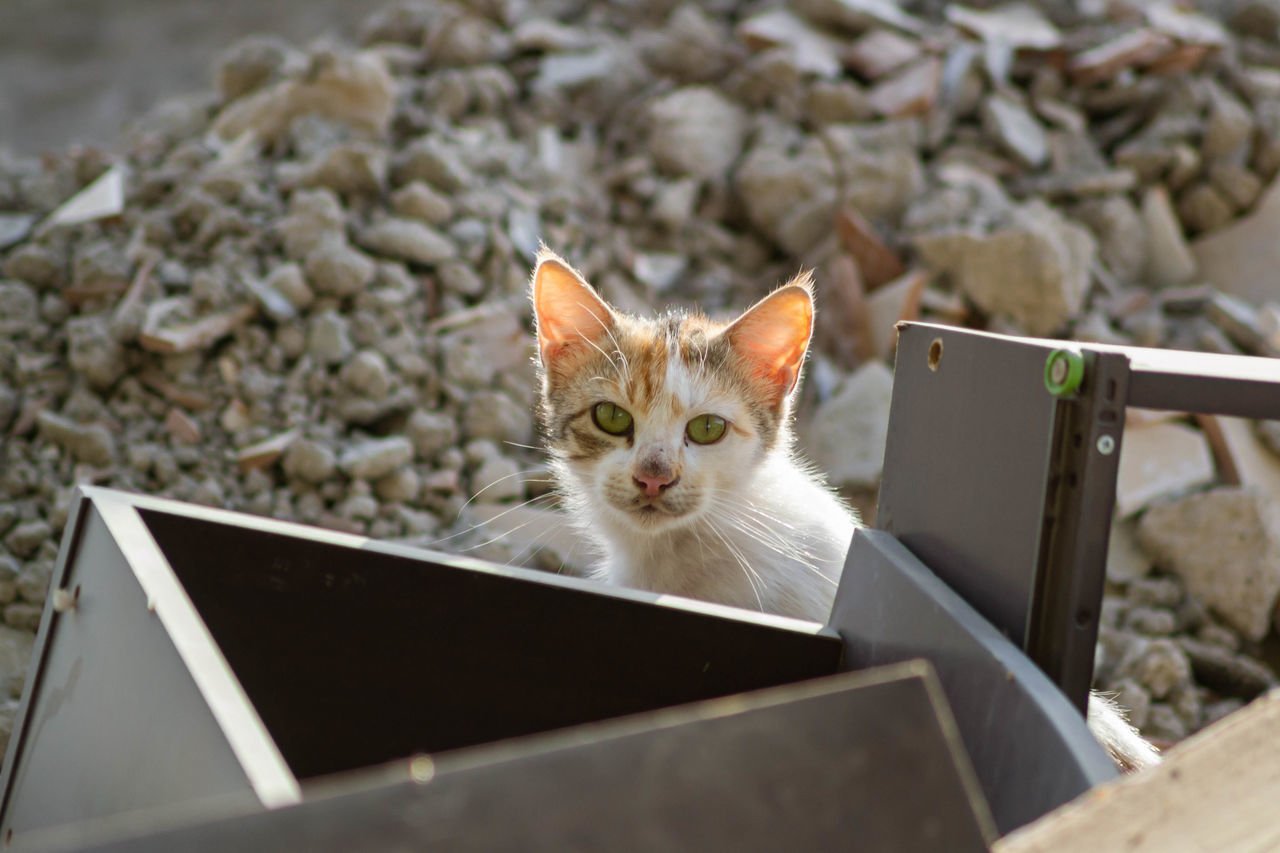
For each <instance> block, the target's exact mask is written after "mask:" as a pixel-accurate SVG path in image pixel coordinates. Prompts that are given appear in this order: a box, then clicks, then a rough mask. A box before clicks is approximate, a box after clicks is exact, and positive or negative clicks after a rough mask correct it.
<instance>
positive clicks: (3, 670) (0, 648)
mask: <svg viewBox="0 0 1280 853" xmlns="http://www.w3.org/2000/svg"><path fill="white" fill-rule="evenodd" d="M38 612H39V610H37V613H38ZM5 621H6V622H9V621H10V620H9V619H8V618H6V619H5ZM36 622H37V624H38V623H39V617H38V616H37V619H36ZM10 624H12V623H10ZM35 639H36V638H35V635H34V634H32V633H31V632H30V631H24V630H16V629H15V628H12V627H9V625H0V674H2V676H3V679H4V680H5V681H7V682H8V687H9V691H8V695H9V696H10V698H14V697H13V688H14V686H16V685H20V684H21V683H22V681H24V680H25V678H26V673H27V666H28V664H29V663H30V661H31V653H32V651H33V649H34V646H35ZM20 690H21V688H19V693H20Z"/></svg>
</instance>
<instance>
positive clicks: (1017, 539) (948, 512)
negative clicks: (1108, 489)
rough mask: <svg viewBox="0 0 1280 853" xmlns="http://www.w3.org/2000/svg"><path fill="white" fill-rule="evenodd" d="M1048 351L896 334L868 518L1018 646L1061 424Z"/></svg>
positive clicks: (912, 331) (987, 339) (915, 331)
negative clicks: (880, 471)
mask: <svg viewBox="0 0 1280 853" xmlns="http://www.w3.org/2000/svg"><path fill="white" fill-rule="evenodd" d="M935 341H938V342H940V344H939V345H940V347H941V352H940V356H941V357H940V358H939V359H937V362H936V369H933V368H931V367H930V349H931V347H934V342H935ZM1050 349H1051V347H1049V346H1046V342H1044V341H1038V342H1023V341H1018V340H1009V339H1005V338H999V337H994V336H987V335H976V334H973V333H971V332H968V331H966V330H964V329H955V328H950V327H942V326H927V325H923V324H904V325H902V326H901V327H900V329H899V336H898V351H897V363H896V366H895V370H894V385H893V400H892V403H891V406H890V412H889V436H888V441H887V443H886V445H885V457H884V472H885V473H884V482H883V484H882V485H881V487H880V504H879V508H878V509H877V511H876V525H877V527H879V528H880V529H882V530H885V531H888V532H889V533H892V534H893V535H895V536H896V537H898V539H899V540H901V542H902V543H903V544H904V545H906V546H907V548H908V549H910V550H911V551H912V552H913V553H914V554H915V555H916V556H918V557H919V558H920V559H921V560H923V561H924V562H925V564H926V565H928V566H929V567H931V568H932V569H933V570H934V571H935V572H937V573H938V575H940V576H941V577H942V579H943V580H945V581H946V582H947V583H948V584H949V585H950V586H951V587H952V588H953V589H955V590H956V591H958V592H959V593H960V594H961V595H962V596H963V597H964V598H965V600H967V601H968V602H969V603H970V604H972V605H973V606H974V607H975V608H977V610H978V612H979V613H981V614H982V615H984V616H985V617H987V619H989V620H990V621H991V622H992V623H993V624H994V625H996V626H997V627H998V628H999V629H1001V630H1002V631H1005V632H1006V633H1007V634H1008V636H1009V637H1010V638H1011V639H1012V640H1013V641H1014V642H1015V643H1017V644H1018V645H1019V646H1021V647H1024V648H1025V647H1026V644H1027V641H1028V639H1029V630H1030V618H1031V608H1032V602H1033V600H1034V595H1035V583H1036V569H1037V565H1038V562H1039V560H1040V553H1041V549H1042V547H1043V542H1042V536H1043V530H1042V521H1043V517H1044V512H1045V503H1046V499H1047V480H1048V471H1049V468H1050V460H1051V456H1052V451H1053V437H1054V429H1055V418H1056V416H1057V415H1056V410H1057V404H1058V401H1057V398H1055V397H1053V396H1052V395H1050V394H1049V392H1048V391H1047V390H1045V386H1044V364H1045V358H1046V356H1047V354H1048V352H1049V351H1050Z"/></svg>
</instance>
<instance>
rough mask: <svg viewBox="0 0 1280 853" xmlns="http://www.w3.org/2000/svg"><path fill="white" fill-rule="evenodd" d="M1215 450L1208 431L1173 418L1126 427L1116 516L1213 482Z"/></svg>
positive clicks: (1121, 515) (1117, 491)
mask: <svg viewBox="0 0 1280 853" xmlns="http://www.w3.org/2000/svg"><path fill="white" fill-rule="evenodd" d="M1213 478H1214V465H1213V453H1212V452H1211V451H1210V449H1209V442H1208V440H1207V439H1206V438H1205V435H1204V433H1202V432H1200V431H1199V430H1195V429H1191V428H1190V427H1187V426H1184V425H1183V424H1180V423H1175V422H1172V421H1157V422H1154V423H1146V424H1140V425H1135V426H1134V427H1132V428H1130V429H1128V430H1125V435H1124V441H1123V443H1122V444H1121V446H1120V468H1119V471H1118V472H1117V474H1116V515H1118V516H1119V517H1121V518H1127V517H1129V516H1131V515H1133V514H1134V513H1136V512H1138V511H1139V510H1141V509H1142V508H1144V507H1146V506H1149V505H1150V504H1151V503H1152V502H1153V501H1156V500H1158V499H1159V498H1161V497H1166V496H1170V495H1175V494H1183V493H1186V492H1188V491H1190V490H1191V489H1194V488H1197V487H1199V486H1203V485H1206V484H1208V483H1210V482H1212V481H1213Z"/></svg>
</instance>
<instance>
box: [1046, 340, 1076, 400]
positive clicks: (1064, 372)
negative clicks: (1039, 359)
mask: <svg viewBox="0 0 1280 853" xmlns="http://www.w3.org/2000/svg"><path fill="white" fill-rule="evenodd" d="M1083 380H1084V357H1083V356H1082V355H1080V353H1078V352H1076V351H1075V350H1070V349H1056V350H1054V351H1053V352H1051V353H1049V358H1048V359H1046V360H1045V363H1044V387H1046V388H1048V389H1049V393H1050V394H1052V395H1054V396H1055V397H1065V396H1066V395H1067V394H1070V393H1072V392H1073V391H1075V390H1076V389H1077V388H1079V387H1080V383H1081V382H1082V381H1083Z"/></svg>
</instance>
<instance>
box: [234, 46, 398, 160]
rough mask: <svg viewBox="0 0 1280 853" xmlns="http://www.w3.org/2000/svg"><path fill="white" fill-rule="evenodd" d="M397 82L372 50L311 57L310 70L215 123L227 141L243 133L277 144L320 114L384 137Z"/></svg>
mask: <svg viewBox="0 0 1280 853" xmlns="http://www.w3.org/2000/svg"><path fill="white" fill-rule="evenodd" d="M395 96H396V84H395V81H394V80H393V79H392V77H391V75H390V74H389V73H388V72H387V66H386V63H385V62H384V61H383V60H382V58H381V57H380V56H378V54H376V53H373V52H369V51H366V52H361V53H340V52H337V51H334V50H329V49H321V50H318V51H317V52H315V53H313V54H312V56H311V57H310V59H309V62H308V68H307V69H306V72H305V73H304V74H302V75H300V76H299V77H298V78H296V79H286V80H281V81H280V82H278V83H275V84H272V85H270V86H267V87H265V88H263V89H259V90H257V91H254V92H251V93H249V94H246V95H244V96H243V97H240V98H237V99H236V100H234V101H232V102H231V103H230V104H228V105H227V106H226V108H224V109H223V110H222V112H220V113H219V114H218V116H217V117H216V118H215V119H214V121H213V124H212V127H211V130H212V132H213V133H214V134H216V135H217V136H219V137H221V138H222V139H224V140H228V141H229V140H233V139H236V138H237V137H239V136H241V135H242V134H244V133H245V132H249V131H251V132H253V133H254V134H255V135H256V136H257V138H258V139H260V140H262V141H263V142H266V143H274V142H275V141H276V140H277V139H279V138H280V137H281V136H283V135H284V134H285V132H286V131H287V130H288V129H289V126H290V124H291V123H292V122H293V120H294V119H296V118H298V117H299V116H305V115H311V114H317V115H320V116H322V117H324V118H328V119H331V120H333V121H337V122H341V123H343V124H346V125H349V126H351V127H352V128H354V129H355V130H357V131H359V132H362V133H368V134H370V135H374V136H381V135H382V134H384V133H386V131H387V127H388V125H389V124H390V123H391V116H392V113H393V110H394V107H395Z"/></svg>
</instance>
